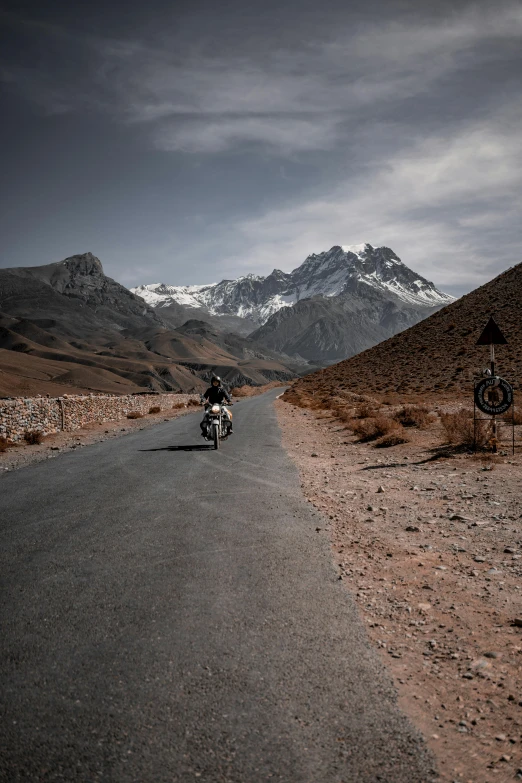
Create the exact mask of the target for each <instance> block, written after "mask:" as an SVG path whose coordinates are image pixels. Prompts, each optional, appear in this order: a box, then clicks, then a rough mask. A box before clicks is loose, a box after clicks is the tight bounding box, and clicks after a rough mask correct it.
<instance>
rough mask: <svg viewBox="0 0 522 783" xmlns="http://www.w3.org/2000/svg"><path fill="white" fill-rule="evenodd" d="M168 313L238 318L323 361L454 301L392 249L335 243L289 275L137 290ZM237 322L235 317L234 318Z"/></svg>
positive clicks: (247, 329) (265, 336) (295, 352)
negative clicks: (416, 271) (410, 266)
mask: <svg viewBox="0 0 522 783" xmlns="http://www.w3.org/2000/svg"><path fill="white" fill-rule="evenodd" d="M131 290H132V291H133V293H135V294H136V295H138V296H140V297H142V298H143V299H144V300H145V302H147V304H148V305H150V306H151V307H152V308H154V309H155V310H156V311H157V312H159V313H161V315H162V316H163V317H166V318H169V317H171V315H170V314H171V313H172V314H173V315H174V317H176V318H180V317H182V315H181V309H182V310H183V311H184V313H185V314H187V313H190V312H195V313H197V314H198V317H200V318H202V319H204V320H206V319H212V321H213V322H214V323H219V320H220V319H235V322H234V325H232V324H231V328H234V327H235V328H236V330H237V329H238V323H237V322H238V321H240V322H241V329H242V333H243V334H245V333H248V334H249V335H250V337H251V339H253V340H255V341H256V342H257V343H259V344H261V345H264V346H265V347H266V348H270V349H271V350H274V351H277V352H280V353H283V354H285V355H288V356H293V357H296V358H304V359H306V360H307V361H310V362H313V363H317V364H328V363H332V362H335V361H338V360H340V359H344V358H346V357H347V356H352V355H353V354H355V353H358V352H359V351H361V350H364V349H365V348H368V347H369V346H371V345H375V344H376V343H378V342H380V341H381V340H384V339H386V338H387V337H389V336H390V335H392V334H395V333H397V332H398V331H401V330H402V329H405V328H407V327H408V326H411V325H412V324H414V323H417V322H418V321H420V320H421V319H423V318H426V317H427V316H428V315H430V314H431V313H433V312H435V310H437V309H440V308H441V307H444V306H445V305H447V304H449V303H450V302H452V301H453V297H451V296H449V295H448V294H445V293H442V292H441V291H439V290H438V289H437V288H436V287H435V286H434V285H433V283H431V282H429V281H428V280H426V279H425V278H423V277H421V276H420V275H418V274H416V273H415V272H413V271H412V270H411V269H409V267H407V266H406V265H405V264H404V263H403V262H402V261H401V259H400V258H399V257H398V256H397V255H396V254H395V253H394V252H393V250H391V249H390V248H387V247H377V248H375V247H373V246H372V245H370V244H369V243H365V244H361V245H348V246H340V245H335V246H334V247H332V248H331V249H330V250H328V251H325V252H323V253H319V254H315V253H314V254H312V255H310V256H308V258H306V260H305V261H304V262H303V264H301V266H299V267H297V268H296V269H294V270H293V271H292V272H290V273H285V272H282V271H281V270H279V269H274V271H273V272H272V273H271V274H270V275H268V276H267V277H259V276H256V275H246V276H245V277H240V278H238V279H237V280H223V281H221V282H220V283H213V284H210V285H193V286H173V285H167V284H165V283H153V284H148V285H140V286H138V287H136V288H133V289H131ZM229 323H230V321H229Z"/></svg>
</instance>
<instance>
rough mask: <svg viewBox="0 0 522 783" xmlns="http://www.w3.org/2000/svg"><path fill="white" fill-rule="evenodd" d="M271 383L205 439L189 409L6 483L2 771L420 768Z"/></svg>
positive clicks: (148, 778) (207, 778)
mask: <svg viewBox="0 0 522 783" xmlns="http://www.w3.org/2000/svg"><path fill="white" fill-rule="evenodd" d="M277 393H278V392H277V390H275V391H273V392H270V393H267V394H265V395H262V396H259V397H254V398H250V399H245V400H242V401H241V402H240V403H239V404H238V405H236V407H235V408H234V414H235V430H236V432H235V434H234V435H233V437H232V438H231V439H230V440H229V441H228V442H226V443H225V444H224V445H223V448H222V449H221V450H220V451H219V452H215V451H213V450H212V449H210V448H209V447H207V445H206V444H205V442H204V441H203V440H202V439H201V438H200V437H199V417H200V414H199V413H196V414H195V415H191V416H185V417H181V418H179V419H177V420H174V421H170V422H168V423H164V424H161V425H158V426H156V427H153V428H150V429H145V430H143V431H140V432H137V433H133V434H131V435H128V436H123V437H121V438H119V439H111V440H108V441H105V442H103V443H98V444H96V445H93V446H89V447H85V448H83V449H79V450H77V451H76V452H73V453H67V454H62V455H59V456H58V457H56V458H54V459H49V460H46V461H44V462H41V463H38V464H36V465H33V466H30V467H27V468H23V469H21V470H19V471H15V472H11V473H6V474H4V475H3V476H2V477H1V478H0V530H1V534H0V535H1V542H0V551H1V580H2V590H1V617H0V619H1V624H2V627H1V631H0V653H1V682H0V685H1V693H2V699H1V703H2V706H1V714H0V718H1V721H0V748H1V752H0V780H2V781H9V783H14V781H22V780H23V781H45V783H48V782H49V781H66V782H67V783H76V782H77V781H81V782H82V783H92V782H93V781H103V782H104V783H105V782H109V781H110V783H130V782H131V781H132V782H133V783H173V782H174V781H182V782H183V783H185V781H195V780H199V781H204V782H205V783H221V782H222V781H223V782H225V781H226V782H227V783H261V781H263V782H264V781H285V783H352V782H353V783H367V782H368V783H370V782H371V783H373V782H374V781H383V782H385V783H421V782H423V781H428V780H432V779H433V777H434V776H433V774H432V773H431V772H430V767H431V760H430V758H429V756H428V754H427V752H426V750H425V747H424V744H423V741H422V738H421V737H419V736H418V734H417V733H416V731H415V730H414V729H413V728H412V726H411V725H410V724H409V722H408V721H407V720H406V718H405V717H404V716H403V715H402V714H401V713H400V711H399V710H398V708H397V706H396V704H395V696H394V691H393V688H392V686H391V683H390V681H389V679H388V677H387V675H386V673H385V671H384V670H383V667H382V665H381V664H380V662H379V659H378V657H377V655H376V654H375V653H374V652H373V651H372V649H371V648H370V645H369V643H368V641H367V638H366V636H365V632H364V629H363V627H362V624H361V622H360V620H359V619H358V616H357V611H356V608H355V605H354V601H353V599H352V598H351V596H350V594H349V593H348V592H347V591H346V589H345V588H344V587H343V585H342V583H341V582H339V581H338V578H337V575H336V572H335V569H334V567H333V564H332V558H331V551H330V548H329V545H328V542H327V540H326V536H325V535H324V533H322V532H317V531H316V528H317V527H322V524H323V523H322V520H321V517H320V516H319V515H317V513H316V512H315V511H314V509H313V508H312V507H311V506H310V505H309V504H308V503H307V502H306V500H305V498H304V497H303V496H302V493H301V490H300V485H299V478H298V475H297V471H296V469H295V467H294V466H293V463H292V462H291V461H290V459H289V458H288V456H287V455H286V453H285V452H284V450H283V449H282V447H281V442H280V433H279V430H278V426H277V421H276V417H275V412H274V408H273V404H272V403H273V399H274V398H275V396H276V395H277ZM191 447H192V448H191Z"/></svg>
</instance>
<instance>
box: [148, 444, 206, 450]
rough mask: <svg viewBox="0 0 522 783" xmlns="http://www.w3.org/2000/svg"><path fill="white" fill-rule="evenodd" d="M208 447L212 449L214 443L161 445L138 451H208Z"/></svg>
mask: <svg viewBox="0 0 522 783" xmlns="http://www.w3.org/2000/svg"><path fill="white" fill-rule="evenodd" d="M209 449H214V444H212V445H207V444H204V445H199V444H198V445H197V446H194V445H193V446H163V447H162V448H160V449H139V451H208V450H209Z"/></svg>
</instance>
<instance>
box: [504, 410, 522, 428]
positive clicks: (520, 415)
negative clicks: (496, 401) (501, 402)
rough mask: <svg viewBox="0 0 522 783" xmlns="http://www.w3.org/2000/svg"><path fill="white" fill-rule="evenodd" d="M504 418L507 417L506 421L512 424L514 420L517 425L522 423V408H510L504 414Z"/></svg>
mask: <svg viewBox="0 0 522 783" xmlns="http://www.w3.org/2000/svg"><path fill="white" fill-rule="evenodd" d="M502 418H503V419H506V421H508V422H509V423H510V424H511V422H512V421H513V423H514V424H515V426H518V425H520V424H522V410H519V409H518V408H515V410H514V411H513V410H508V411H506V413H505V414H504V416H502Z"/></svg>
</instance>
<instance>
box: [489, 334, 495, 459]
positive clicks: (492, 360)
mask: <svg viewBox="0 0 522 783" xmlns="http://www.w3.org/2000/svg"><path fill="white" fill-rule="evenodd" d="M490 350H491V353H490V355H491V377H492V378H494V377H495V345H494V344H493V343H491V346H490ZM496 453H497V419H496V417H495V414H493V454H496Z"/></svg>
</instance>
